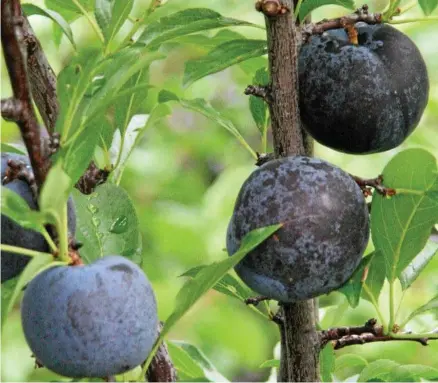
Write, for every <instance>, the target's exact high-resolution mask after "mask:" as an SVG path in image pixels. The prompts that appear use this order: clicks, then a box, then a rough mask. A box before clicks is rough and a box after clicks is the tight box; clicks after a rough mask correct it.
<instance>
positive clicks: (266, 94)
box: [244, 85, 272, 104]
mask: <svg viewBox="0 0 438 383" xmlns="http://www.w3.org/2000/svg"><path fill="white" fill-rule="evenodd" d="M244 93H245V94H246V95H247V96H254V97H259V98H261V99H262V100H263V101H265V102H266V103H267V104H269V103H270V102H272V96H271V88H270V87H269V86H267V85H248V86H247V87H246V89H245V91H244Z"/></svg>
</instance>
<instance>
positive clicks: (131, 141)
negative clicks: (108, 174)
mask: <svg viewBox="0 0 438 383" xmlns="http://www.w3.org/2000/svg"><path fill="white" fill-rule="evenodd" d="M149 117H150V115H149V114H137V115H135V116H132V119H131V121H130V122H129V124H128V127H127V128H126V130H125V129H124V130H123V134H124V137H123V140H122V137H121V134H120V130H118V129H117V130H116V131H115V133H114V137H113V142H112V144H111V149H110V152H111V160H112V163H113V164H114V166H116V167H115V168H114V170H113V171H112V176H113V177H115V179H119V178H120V177H121V175H122V172H123V170H124V168H125V165H126V161H127V160H128V158H129V155H130V154H131V152H132V150H133V149H134V147H135V144H136V142H137V139H138V136H139V135H140V134H141V133H142V132H143V131H144V130H145V127H146V126H147V125H148V120H149Z"/></svg>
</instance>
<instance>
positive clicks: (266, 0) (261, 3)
mask: <svg viewBox="0 0 438 383" xmlns="http://www.w3.org/2000/svg"><path fill="white" fill-rule="evenodd" d="M255 8H256V10H257V11H258V12H262V13H263V14H264V15H265V16H267V17H276V16H280V15H285V14H286V13H289V12H290V9H289V7H287V6H286V5H283V4H281V2H280V0H258V1H257V2H256V4H255Z"/></svg>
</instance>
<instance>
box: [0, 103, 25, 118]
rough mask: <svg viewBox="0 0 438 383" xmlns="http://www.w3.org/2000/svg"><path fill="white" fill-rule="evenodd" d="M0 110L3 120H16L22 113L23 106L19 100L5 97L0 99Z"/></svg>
mask: <svg viewBox="0 0 438 383" xmlns="http://www.w3.org/2000/svg"><path fill="white" fill-rule="evenodd" d="M1 111H2V117H3V118H4V119H5V120H7V121H13V122H17V121H18V120H19V119H20V117H21V114H22V113H23V106H22V104H21V102H20V100H17V99H15V98H12V97H11V98H5V99H2V100H1Z"/></svg>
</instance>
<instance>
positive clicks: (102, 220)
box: [73, 183, 141, 264]
mask: <svg viewBox="0 0 438 383" xmlns="http://www.w3.org/2000/svg"><path fill="white" fill-rule="evenodd" d="M73 198H74V201H75V204H76V214H77V233H76V238H77V239H78V240H79V241H80V242H82V243H84V246H83V247H82V248H81V257H82V259H83V260H84V261H85V262H86V263H87V264H89V263H92V262H93V261H95V260H96V259H98V258H100V257H103V256H106V255H111V254H118V255H122V256H124V257H128V258H130V259H131V260H132V261H134V262H136V263H139V264H140V263H141V237H140V236H139V228H138V218H137V215H136V212H135V208H134V206H133V204H132V201H131V199H130V198H129V196H128V194H127V193H126V191H125V190H123V189H122V188H121V187H118V186H116V185H114V184H110V183H106V184H104V185H101V186H98V187H97V188H96V191H95V192H94V193H93V194H90V195H87V196H85V195H83V194H81V193H79V192H78V191H77V190H74V191H73Z"/></svg>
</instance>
